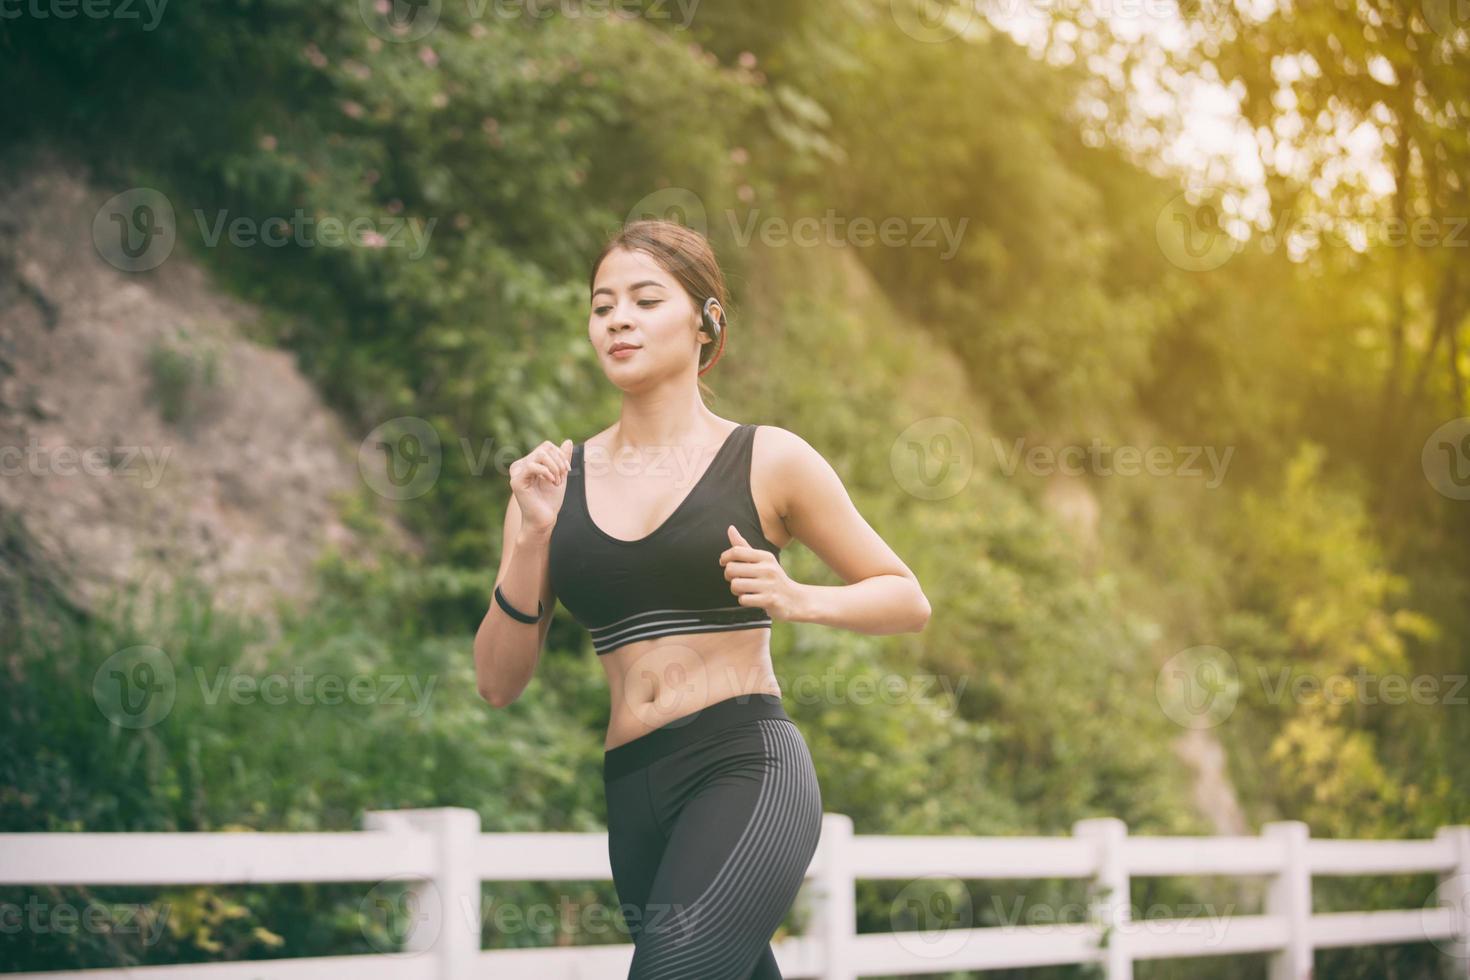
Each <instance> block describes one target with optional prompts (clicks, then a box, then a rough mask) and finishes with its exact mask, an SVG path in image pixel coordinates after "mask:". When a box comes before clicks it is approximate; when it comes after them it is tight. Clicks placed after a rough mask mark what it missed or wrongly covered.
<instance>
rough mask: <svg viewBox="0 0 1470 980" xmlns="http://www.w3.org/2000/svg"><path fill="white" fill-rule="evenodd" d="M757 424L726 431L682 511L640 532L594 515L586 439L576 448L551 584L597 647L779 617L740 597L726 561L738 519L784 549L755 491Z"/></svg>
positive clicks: (554, 534)
mask: <svg viewBox="0 0 1470 980" xmlns="http://www.w3.org/2000/svg"><path fill="white" fill-rule="evenodd" d="M755 430H756V426H755V425H754V424H751V423H746V424H742V425H740V426H739V427H738V428H736V429H735V430H734V431H733V432H731V433H730V434H729V435H728V436H726V437H725V441H724V443H723V444H721V446H720V448H719V451H718V452H717V453H716V454H715V458H714V460H713V461H711V463H710V464H709V466H708V468H706V469H705V471H704V473H703V474H702V475H701V476H700V478H699V480H698V481H697V482H696V483H695V484H694V487H693V488H692V489H691V490H690V491H689V493H688V494H687V495H685V497H684V499H683V500H682V501H680V502H679V506H678V507H676V508H674V512H673V513H672V514H670V515H669V517H668V519H667V520H665V521H664V522H663V523H662V524H660V525H659V526H658V527H656V528H654V529H653V530H652V531H651V532H649V533H648V534H646V535H644V536H643V537H641V538H639V539H637V540H636V541H626V540H623V539H622V538H615V537H612V536H611V535H609V534H607V533H606V532H604V531H603V530H602V528H600V527H598V526H597V525H596V524H594V523H593V522H592V517H591V515H590V514H589V513H588V512H587V494H586V483H585V481H584V471H583V464H582V457H583V452H582V449H583V444H581V443H579V444H577V445H576V446H574V447H573V449H572V462H571V470H570V472H569V473H568V474H567V487H566V491H565V493H564V494H563V496H562V503H561V510H560V511H558V513H557V518H556V525H555V526H554V527H553V528H552V531H551V540H550V550H549V553H548V557H547V563H548V564H547V568H548V572H549V574H550V577H551V588H552V591H553V592H554V593H555V594H556V597H557V598H558V599H559V600H560V601H561V604H562V605H564V606H566V607H567V610H568V611H569V612H570V613H571V614H572V617H573V618H574V619H576V620H577V622H579V623H581V624H582V625H583V626H584V627H586V628H587V630H588V632H590V633H591V634H592V646H593V648H594V649H595V650H596V651H597V653H598V655H599V656H600V655H602V654H605V653H611V652H612V651H613V650H616V649H617V648H618V647H620V646H624V645H626V644H629V643H633V642H635V641H637V640H647V639H650V638H651V637H655V636H669V635H672V634H675V633H713V632H720V631H723V630H744V629H760V628H761V627H769V626H770V625H771V618H770V616H769V615H768V614H767V613H766V611H765V610H764V609H762V608H760V607H759V606H742V605H741V604H740V602H739V600H738V599H737V598H736V596H735V594H734V593H733V592H731V591H730V581H729V580H728V579H727V578H725V567H724V566H723V565H721V564H720V553H721V552H723V551H724V550H725V549H727V548H729V547H730V537H729V534H728V533H727V532H726V530H725V528H726V527H727V526H729V525H731V524H734V525H735V528H736V530H738V531H739V532H740V534H741V536H742V537H744V538H745V540H746V541H749V542H750V543H751V545H753V546H754V547H757V548H764V549H765V550H767V551H769V552H771V553H772V554H774V555H775V556H776V559H777V560H778V561H779V560H780V558H781V549H780V548H778V547H776V546H775V545H774V544H772V543H771V542H770V541H769V540H767V539H766V536H765V534H764V533H763V532H762V530H761V519H760V512H759V511H758V510H757V509H756V506H755V498H754V497H753V496H752V495H751V492H750V459H751V446H752V444H753V443H754V439H755Z"/></svg>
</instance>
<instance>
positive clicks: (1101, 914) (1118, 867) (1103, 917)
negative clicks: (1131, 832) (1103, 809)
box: [1072, 817, 1133, 980]
mask: <svg viewBox="0 0 1470 980" xmlns="http://www.w3.org/2000/svg"><path fill="white" fill-rule="evenodd" d="M1072 834H1073V836H1075V837H1082V838H1087V839H1090V840H1092V841H1094V842H1096V844H1097V848H1098V862H1097V879H1096V881H1097V888H1098V890H1099V892H1100V893H1101V897H1100V898H1099V899H1098V900H1097V901H1095V902H1094V903H1093V905H1092V918H1093V921H1094V922H1096V923H1097V924H1099V925H1101V926H1102V927H1103V928H1104V929H1105V930H1107V931H1106V933H1105V935H1106V936H1107V940H1106V942H1107V945H1106V946H1104V947H1103V950H1102V968H1103V976H1104V977H1106V978H1107V980H1133V957H1132V956H1131V955H1130V954H1129V952H1128V943H1127V939H1126V937H1125V936H1124V934H1123V933H1124V931H1125V929H1126V928H1127V926H1128V923H1129V922H1130V921H1131V918H1132V913H1131V912H1130V910H1129V903H1130V901H1131V896H1130V893H1129V881H1128V865H1127V864H1126V863H1125V862H1124V860H1123V844H1124V842H1125V841H1126V840H1127V839H1128V825H1127V824H1125V823H1124V822H1123V821H1121V820H1119V819H1118V818H1117V817H1095V818H1093V819H1091V820H1078V821H1077V822H1076V823H1074V824H1072Z"/></svg>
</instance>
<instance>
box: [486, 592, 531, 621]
mask: <svg viewBox="0 0 1470 980" xmlns="http://www.w3.org/2000/svg"><path fill="white" fill-rule="evenodd" d="M495 601H496V602H498V603H500V608H501V609H504V610H505V614H506V615H507V616H509V617H510V618H511V619H514V620H518V621H519V622H522V623H539V622H541V613H542V609H541V600H540V599H537V600H536V615H534V616H531V615H528V614H526V613H523V612H521V611H520V610H519V609H517V608H516V607H515V606H512V605H511V604H510V603H509V602H507V601H506V599H505V596H503V595H501V594H500V586H498V585H497V586H496V587H495Z"/></svg>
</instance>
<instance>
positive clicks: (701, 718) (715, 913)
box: [603, 694, 822, 980]
mask: <svg viewBox="0 0 1470 980" xmlns="http://www.w3.org/2000/svg"><path fill="white" fill-rule="evenodd" d="M603 786H604V788H605V790H606V792H607V829H608V834H607V848H608V856H609V857H610V858H611V859H612V872H613V883H614V884H615V885H616V887H617V890H618V899H619V902H620V903H621V908H622V911H623V917H624V920H625V921H626V922H627V925H628V931H629V932H630V933H631V934H632V937H633V942H634V944H635V948H634V952H633V965H632V968H631V969H630V970H629V972H628V978H629V980H780V977H781V971H780V970H779V969H778V968H777V967H776V957H775V954H774V953H772V952H771V946H770V940H771V936H772V934H774V933H775V931H776V929H777V927H779V926H780V925H781V922H782V920H783V919H784V918H785V917H786V913H787V911H788V910H789V909H790V908H791V903H792V902H793V901H794V900H795V898H796V893H797V890H798V889H799V888H800V887H801V883H802V879H803V877H804V876H805V874H806V869H807V865H808V864H809V863H810V861H811V859H812V855H813V854H814V853H815V852H816V849H817V839H818V838H819V837H820V836H821V829H822V796H821V791H820V789H819V788H818V786H817V774H816V770H815V769H814V768H813V767H812V759H811V754H810V753H809V752H808V751H807V746H806V742H805V740H803V739H802V737H801V732H800V731H798V730H797V727H796V725H795V724H794V723H793V722H792V721H791V719H790V718H788V717H787V716H786V712H785V710H784V709H783V708H782V707H781V699H780V698H779V697H776V696H774V695H769V694H742V695H737V696H735V697H732V698H728V699H726V700H724V701H719V702H717V703H715V704H712V705H709V706H708V707H706V708H702V709H700V710H699V711H696V712H695V713H693V714H692V715H685V716H684V717H682V718H675V719H674V720H673V721H671V722H669V723H668V724H667V725H664V726H662V727H661V728H656V729H654V730H653V731H651V732H648V733H646V734H644V735H640V736H639V737H638V738H635V739H634V740H633V741H631V742H626V743H624V744H622V745H617V746H614V747H613V748H611V749H609V750H608V751H607V753H606V755H605V756H604V757H603Z"/></svg>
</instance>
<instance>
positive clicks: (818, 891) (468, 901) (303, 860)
mask: <svg viewBox="0 0 1470 980" xmlns="http://www.w3.org/2000/svg"><path fill="white" fill-rule="evenodd" d="M364 827H365V829H364V830H362V831H359V832H348V833H323V834H311V833H259V834H257V833H199V834H189V833H179V834H166V833H165V834H148V833H142V834H131V833H128V834H90V833H75V834H66V833H52V834H0V884H5V885H27V884H51V885H80V884H87V885H101V884H113V885H173V884H259V883H268V882H269V883H278V882H307V881H314V882H336V881H342V882H346V881H361V882H373V883H375V884H382V883H384V882H409V883H411V885H410V887H411V888H412V889H413V891H412V894H413V895H414V897H415V898H416V899H417V903H416V905H413V906H410V907H411V908H412V909H413V910H414V912H415V915H414V916H413V919H414V923H413V926H412V929H411V931H410V933H409V935H408V937H407V942H406V948H407V950H408V951H407V952H384V953H381V954H378V955H366V956H336V957H318V958H301V959H282V960H264V961H262V960H251V961H248V962H241V963H222V964H207V965H199V964H189V965H177V966H157V967H131V968H126V969H104V970H85V971H73V972H66V973H62V972H49V973H27V974H19V973H12V974H5V976H6V978H22V980H23V978H27V977H29V978H41V977H48V978H51V977H61V976H78V977H98V978H109V980H111V978H117V980H122V978H125V977H126V978H129V980H177V978H181V977H185V976H187V977H190V978H194V977H200V978H204V980H246V978H249V980H267V978H268V980H323V978H328V977H351V978H352V980H468V978H471V977H496V978H500V980H548V978H551V980H556V978H561V980H574V978H578V980H580V978H587V980H592V978H597V980H605V978H608V977H618V976H625V975H626V971H627V968H628V963H629V961H630V959H631V956H632V946H631V945H629V944H627V943H621V944H612V945H592V946H567V947H553V948H535V949H516V950H481V949H480V933H481V926H482V922H483V920H482V918H481V903H480V883H481V882H482V881H592V880H610V879H611V877H612V869H611V867H610V866H609V864H608V858H607V836H606V834H603V833H583V834H482V833H481V832H480V820H479V815H478V814H477V813H475V811H473V810H466V809H460V808H444V809H428V810H386V811H373V812H370V813H368V814H367V815H366V818H365V820H364ZM1073 834H1074V836H1073V837H1070V838H1058V837H903V836H888V835H861V836H857V835H854V834H853V832H852V821H851V820H850V819H849V818H847V817H845V816H842V815H841V814H831V813H829V814H825V815H824V817H823V825H822V836H821V843H820V845H819V846H818V849H817V853H816V855H815V856H814V857H813V860H812V863H811V866H810V867H809V868H808V869H807V877H808V879H809V885H810V886H814V887H810V888H809V889H807V890H805V891H804V892H803V894H804V895H807V896H809V897H810V898H811V899H812V900H813V902H814V908H813V917H812V919H811V921H812V928H811V929H810V931H809V932H808V933H807V934H806V935H803V936H800V937H798V938H793V939H786V940H783V941H782V942H780V943H778V944H777V945H776V956H777V960H778V962H779V964H780V967H781V972H782V973H783V974H785V975H786V976H787V977H816V978H821V980H853V978H856V977H871V976H882V975H890V976H892V975H904V974H918V973H938V972H942V971H945V970H986V969H1000V968H1005V967H1028V966H1044V965H1049V964H1064V963H1084V962H1095V963H1098V964H1100V965H1101V966H1102V968H1103V970H1104V973H1105V975H1106V977H1107V978H1108V980H1129V978H1131V977H1132V975H1133V963H1134V962H1135V961H1137V960H1147V959H1155V958H1176V957H1196V956H1223V955H1228V954H1235V953H1259V952H1266V953H1269V954H1270V956H1271V980H1308V978H1309V977H1310V976H1311V969H1312V951H1313V950H1314V949H1327V948H1332V947H1342V946H1366V945H1370V944H1376V943H1404V942H1434V943H1435V944H1436V945H1437V946H1438V947H1439V948H1440V949H1441V950H1442V951H1443V952H1444V955H1445V957H1446V959H1447V962H1448V963H1449V965H1450V970H1451V972H1450V974H1449V975H1450V976H1454V977H1461V978H1470V826H1458V827H1446V828H1443V829H1441V830H1440V831H1439V833H1438V834H1436V835H1435V837H1434V839H1432V840H1408V841H1372V840H1351V841H1344V840H1311V839H1310V838H1309V835H1308V832H1307V826H1306V825H1305V824H1303V823H1299V822H1295V821H1286V822H1281V823H1273V824H1268V825H1267V826H1266V827H1265V830H1264V832H1263V833H1262V835H1261V836H1260V837H1129V836H1128V832H1127V828H1126V827H1125V826H1124V824H1123V822H1122V821H1120V820H1116V819H1112V818H1102V819H1097V820H1082V821H1079V822H1078V823H1077V824H1076V825H1075V826H1074V827H1073ZM1400 873H1426V874H1427V873H1433V874H1436V875H1438V878H1439V882H1440V885H1439V887H1438V888H1437V889H1436V890H1435V892H1434V894H1433V895H1428V896H1426V904H1425V906H1424V907H1422V908H1416V909H1406V910H1396V911H1374V912H1338V913H1331V914H1313V913H1312V878H1313V876H1316V875H1376V874H1400ZM926 875H939V876H946V877H950V878H958V879H1037V878H1068V879H1083V880H1088V881H1090V882H1092V883H1093V884H1095V885H1096V887H1097V892H1098V893H1099V894H1100V895H1102V896H1103V897H1102V898H1101V899H1100V900H1098V901H1096V902H1094V903H1092V907H1091V911H1092V914H1091V916H1090V919H1091V921H1089V922H1086V923H1059V922H1058V923H1051V924H1039V925H1038V924H1028V925H1004V926H994V927H988V928H950V929H937V930H928V931H924V932H904V933H891V932H890V933H865V934H862V935H858V934H856V933H855V931H854V926H855V910H854V894H853V887H854V882H855V881H856V880H857V879H889V880H915V879H919V878H922V877H924V876H926ZM1145 875H1154V876H1157V875H1267V876H1271V885H1270V887H1269V889H1268V892H1267V896H1266V903H1265V910H1264V913H1263V914H1261V915H1240V916H1223V917H1217V918H1212V919H1211V920H1210V921H1204V920H1201V919H1198V918H1191V919H1167V920H1160V919H1148V920H1145V921H1138V922H1134V921H1133V920H1131V919H1130V917H1129V909H1130V904H1129V888H1128V886H1129V879H1130V877H1133V876H1145ZM609 916H610V917H612V918H614V919H615V917H616V912H615V911H613V910H609Z"/></svg>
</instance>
